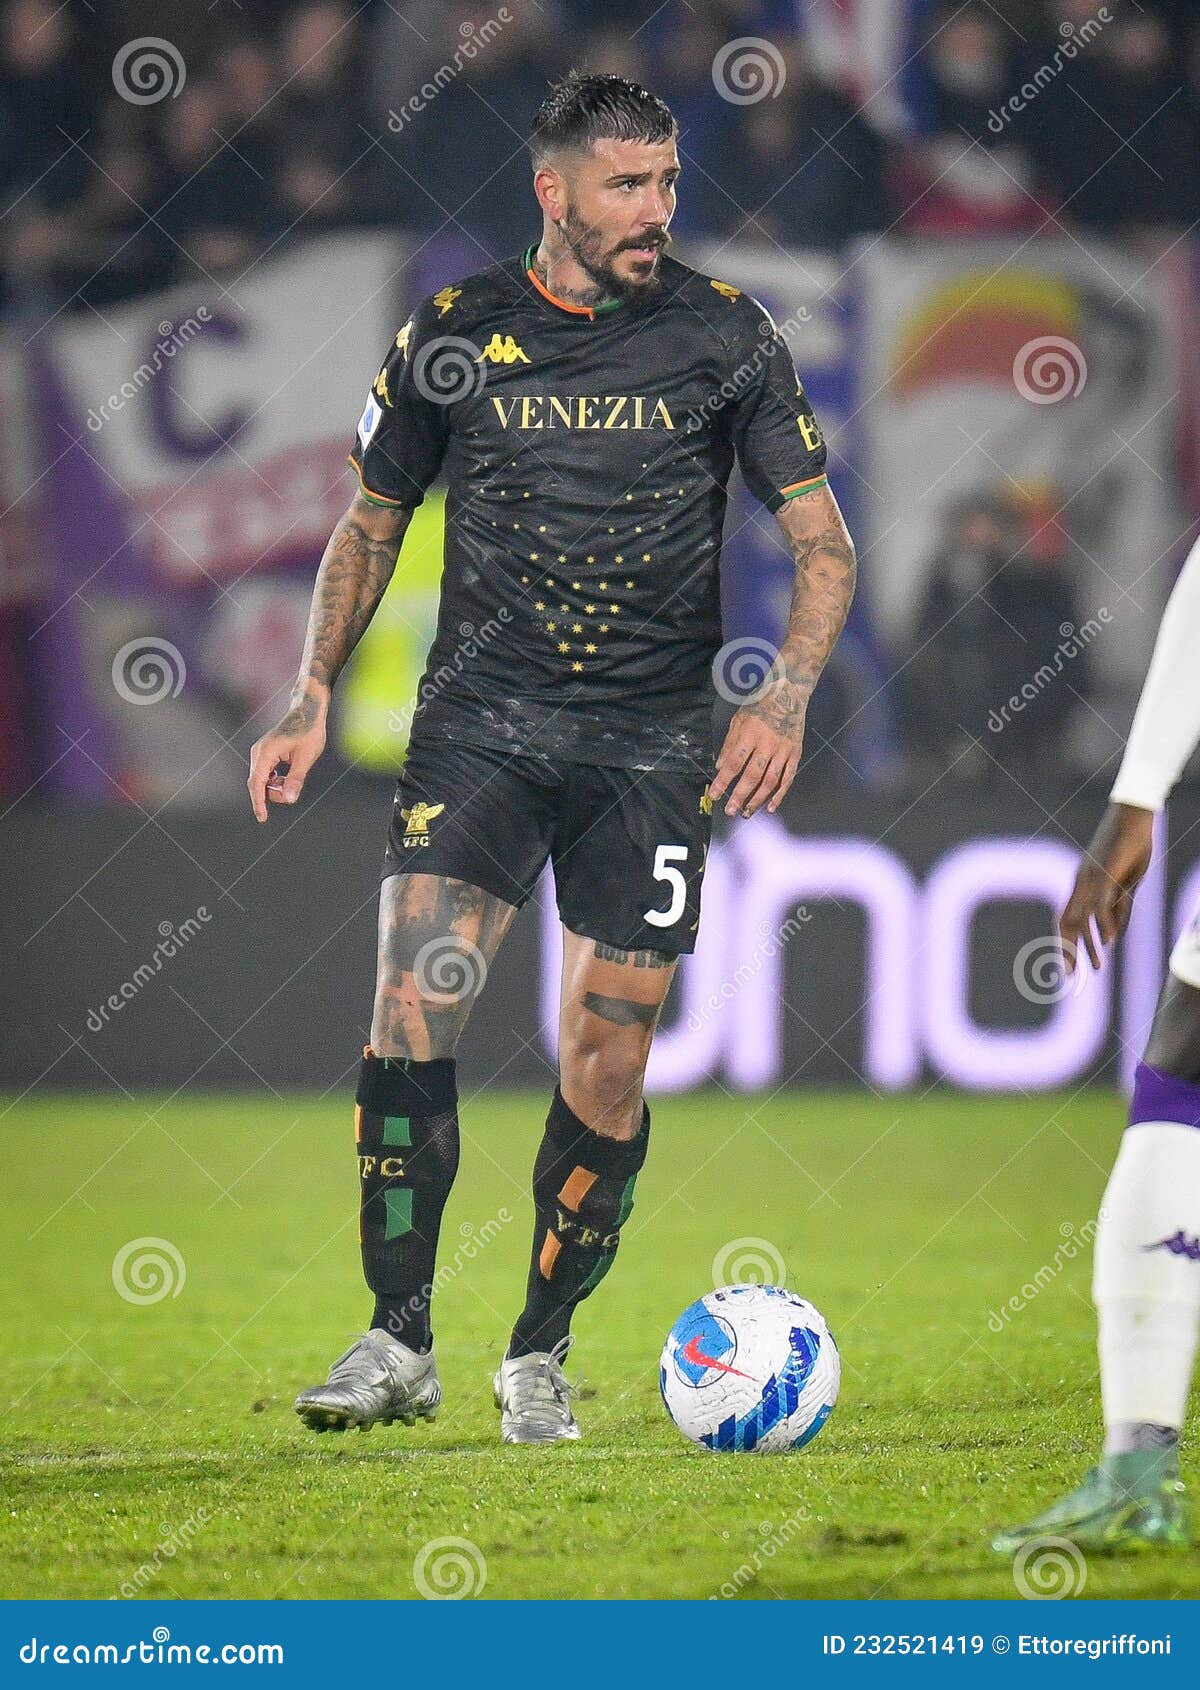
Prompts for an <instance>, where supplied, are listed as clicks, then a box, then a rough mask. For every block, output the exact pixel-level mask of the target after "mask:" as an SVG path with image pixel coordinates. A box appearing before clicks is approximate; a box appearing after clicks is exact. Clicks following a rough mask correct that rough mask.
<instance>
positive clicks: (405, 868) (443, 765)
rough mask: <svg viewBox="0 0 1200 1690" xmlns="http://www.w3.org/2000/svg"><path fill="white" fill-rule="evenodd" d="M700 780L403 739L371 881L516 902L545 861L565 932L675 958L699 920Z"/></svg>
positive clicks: (690, 945) (704, 829) (706, 819)
mask: <svg viewBox="0 0 1200 1690" xmlns="http://www.w3.org/2000/svg"><path fill="white" fill-rule="evenodd" d="M708 779H709V777H708V776H707V775H706V774H705V773H704V771H703V770H701V769H697V770H696V771H695V772H694V773H692V772H690V771H689V772H685V773H681V772H679V771H677V770H664V771H661V772H653V771H652V772H647V771H645V770H642V769H613V768H602V767H597V766H593V765H592V764H589V763H566V762H564V763H559V764H551V763H548V762H546V761H545V760H543V759H542V758H533V757H523V756H514V755H513V754H512V752H511V751H502V750H498V749H495V750H494V749H492V748H490V747H486V746H479V745H467V744H464V743H462V742H461V741H460V742H458V743H450V742H449V741H445V742H443V741H439V740H436V739H433V738H432V737H427V738H422V737H420V736H414V739H413V742H412V744H411V745H410V746H409V751H408V760H407V762H406V763H405V765H404V770H403V773H402V774H401V776H400V781H399V786H398V789H397V793H396V803H395V808H394V809H393V811H392V823H391V826H390V827H389V829H388V842H387V854H386V856H385V858H384V867H383V875H384V878H385V879H386V878H387V876H388V875H392V874H404V873H415V874H438V875H444V876H446V877H447V878H449V879H452V880H465V881H467V882H469V884H471V885H472V886H482V887H483V889H484V891H485V892H491V893H492V894H494V896H495V897H497V898H503V899H504V901H505V903H509V904H516V905H518V906H520V905H521V904H523V903H524V902H525V900H526V899H527V898H528V897H529V895H530V893H531V892H532V891H533V889H534V887H535V885H536V884H537V881H538V877H539V875H540V874H541V872H542V870H543V869H544V868H545V866H546V862H547V860H549V861H550V862H551V863H552V864H553V867H554V883H555V887H556V890H557V893H558V913H559V915H560V917H561V918H562V922H563V925H564V926H565V927H567V928H569V929H570V930H571V932H572V933H579V934H582V935H583V937H584V938H587V939H597V940H599V941H600V942H601V943H602V944H606V945H613V946H615V947H617V948H619V949H621V950H657V951H666V952H669V953H670V954H672V955H680V954H683V953H685V952H688V951H691V950H693V949H694V947H695V944H696V927H697V924H698V923H699V920H700V883H701V881H702V880H703V878H704V859H705V856H706V855H707V852H708V841H709V835H710V833H711V830H712V821H711V810H712V806H711V803H710V802H709V800H708V799H707V798H706V797H705V789H706V787H707V784H708Z"/></svg>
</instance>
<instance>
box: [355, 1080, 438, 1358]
mask: <svg viewBox="0 0 1200 1690" xmlns="http://www.w3.org/2000/svg"><path fill="white" fill-rule="evenodd" d="M354 1114H355V1139H356V1141H357V1148H358V1172H359V1183H360V1188H361V1196H360V1210H359V1237H360V1240H361V1244H362V1261H363V1274H364V1276H365V1278H366V1281H367V1284H368V1286H369V1287H370V1289H371V1290H372V1291H373V1292H374V1293H375V1308H374V1311H373V1314H372V1318H371V1325H372V1326H373V1327H382V1328H383V1329H384V1330H385V1331H388V1332H390V1333H391V1334H392V1336H393V1337H395V1338H398V1339H399V1340H400V1342H401V1343H403V1344H407V1345H408V1346H409V1347H410V1348H411V1349H415V1350H425V1349H428V1348H429V1345H430V1343H431V1342H432V1331H431V1328H430V1320H429V1300H430V1297H431V1295H432V1290H433V1279H434V1273H435V1271H436V1266H437V1242H438V1233H439V1231H440V1228H441V1221H442V1211H443V1210H444V1209H445V1207H446V1199H447V1198H448V1197H449V1195H450V1189H451V1186H452V1185H453V1183H454V1176H455V1174H456V1173H457V1171H458V1155H459V1145H458V1097H457V1090H456V1086H455V1075H454V1062H453V1061H452V1060H441V1061H437V1062H411V1061H404V1060H401V1059H397V1058H385V1057H379V1056H372V1055H371V1054H370V1053H369V1052H368V1053H367V1054H365V1055H364V1057H363V1063H362V1071H361V1074H360V1077H359V1084H358V1092H357V1107H356V1109H355V1112H354Z"/></svg>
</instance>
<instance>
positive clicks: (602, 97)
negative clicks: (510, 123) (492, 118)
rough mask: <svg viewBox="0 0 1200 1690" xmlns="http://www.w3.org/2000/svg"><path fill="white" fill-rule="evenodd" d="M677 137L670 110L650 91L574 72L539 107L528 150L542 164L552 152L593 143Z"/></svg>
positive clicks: (625, 80) (624, 81)
mask: <svg viewBox="0 0 1200 1690" xmlns="http://www.w3.org/2000/svg"><path fill="white" fill-rule="evenodd" d="M678 133H679V125H678V124H677V123H676V121H675V119H674V117H673V116H672V114H671V109H670V107H669V106H668V105H667V103H666V101H665V100H660V99H659V97H658V95H657V94H652V93H651V92H650V90H649V89H648V88H642V87H640V86H639V85H638V84H637V83H636V82H630V81H629V79H628V78H627V77H624V76H593V75H591V74H590V73H589V72H587V71H579V70H573V71H570V72H569V73H568V74H567V75H566V76H564V77H563V79H562V81H561V82H556V83H554V85H553V86H552V87H551V89H550V92H549V93H548V94H547V95H546V98H545V99H544V100H543V101H542V103H541V105H540V106H539V107H538V111H537V116H536V117H535V118H534V120H533V127H532V129H531V130H530V136H529V146H530V151H531V152H532V153H533V159H534V163H535V164H540V163H541V162H542V160H543V159H544V158H545V157H546V155H547V154H548V153H550V152H554V151H557V150H560V149H567V150H571V151H576V152H585V151H586V150H587V148H588V147H590V146H591V144H592V142H593V141H672V140H674V138H675V136H676V135H678Z"/></svg>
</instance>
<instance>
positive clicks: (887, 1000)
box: [0, 767, 1200, 1094]
mask: <svg viewBox="0 0 1200 1690" xmlns="http://www.w3.org/2000/svg"><path fill="white" fill-rule="evenodd" d="M1103 800H1104V795H1103V792H1102V791H1101V790H1098V789H1094V788H1093V789H1090V790H1088V791H1086V792H1084V793H1081V794H1079V795H1077V796H1076V797H1075V798H1074V799H1071V800H1070V801H1068V802H1066V803H1065V804H1062V805H1061V808H1060V809H1059V813H1058V815H1057V817H1056V821H1055V825H1054V826H1053V827H1052V826H1050V825H1048V823H1047V820H1046V816H1047V813H1048V803H1044V802H1042V801H1041V800H1040V799H1035V798H1033V797H1030V798H1029V799H1027V800H1020V801H1018V799H1017V798H1014V797H1013V796H1011V795H1009V794H1008V793H999V794H996V793H993V794H990V795H989V794H970V793H967V792H958V793H946V794H945V795H944V796H943V795H938V797H937V801H936V802H933V801H931V802H927V803H925V804H923V805H920V806H917V807H914V808H913V809H911V810H910V811H909V812H908V813H907V814H906V813H903V812H901V813H898V814H890V813H884V812H882V811H881V809H880V807H879V805H878V803H877V802H876V801H875V800H874V799H872V798H870V797H864V796H862V795H857V796H855V795H846V794H840V795H833V794H826V793H824V792H822V791H820V790H819V789H818V790H817V791H815V792H810V791H808V790H806V788H805V785H804V781H803V776H801V780H800V782H799V783H798V787H797V789H796V790H795V791H794V792H793V794H792V795H791V796H790V797H789V799H788V800H787V801H786V803H785V805H784V806H783V808H782V809H781V811H780V813H779V815H778V816H776V817H769V816H766V815H762V816H758V817H755V818H754V820H753V821H750V822H744V821H743V822H736V823H733V824H729V823H727V822H726V821H725V820H724V818H718V819H717V827H716V829H715V838H714V842H713V846H712V849H711V852H710V857H709V869H708V876H707V881H706V885H705V889H704V900H703V913H702V917H701V923H700V934H699V944H698V946H697V950H696V953H695V955H694V956H692V957H689V958H686V959H684V961H683V963H682V964H681V966H680V969H679V973H678V977H677V979H676V981H675V984H674V985H673V987H672V990H671V994H670V997H669V998H668V1001H667V1006H666V1009H665V1012H664V1015H663V1019H662V1025H661V1027H660V1029H659V1032H658V1035H657V1037H656V1040H655V1043H654V1046H653V1049H652V1054H651V1060H650V1070H649V1086H650V1089H651V1090H652V1091H653V1092H657V1093H660V1094H661V1093H669V1092H683V1091H686V1090H688V1089H689V1088H692V1087H697V1086H702V1085H705V1084H714V1085H718V1086H720V1087H722V1088H724V1089H725V1091H727V1092H745V1093H756V1092H761V1091H763V1090H770V1091H774V1090H776V1089H777V1088H779V1087H782V1086H787V1087H794V1088H802V1087H805V1086H813V1087H822V1088H837V1087H852V1088H853V1087H858V1086H861V1085H864V1084H865V1085H867V1086H869V1087H870V1088H871V1089H872V1090H874V1091H875V1092H876V1093H877V1094H887V1093H889V1092H895V1091H902V1090H905V1089H907V1088H911V1087H914V1086H919V1085H924V1084H927V1083H929V1082H943V1083H945V1084H948V1085H952V1086H956V1087H960V1088H962V1089H963V1090H966V1091H978V1092H1009V1091H1012V1092H1021V1093H1024V1094H1029V1093H1032V1092H1037V1091H1049V1090H1053V1089H1055V1088H1060V1087H1074V1086H1077V1085H1080V1084H1084V1083H1087V1082H1088V1081H1089V1080H1100V1081H1102V1082H1104V1083H1107V1084H1110V1085H1112V1084H1117V1083H1121V1082H1125V1083H1127V1082H1128V1078H1129V1075H1130V1073H1131V1070H1132V1065H1133V1063H1134V1062H1135V1061H1136V1060H1137V1058H1138V1056H1139V1055H1140V1054H1141V1051H1142V1049H1143V1047H1144V1044H1145V1039H1146V1035H1147V1032H1148V1030H1149V1025H1150V1021H1151V1018H1152V1016H1153V1012H1154V1005H1155V1000H1156V998H1157V995H1158V991H1159V987H1160V985H1161V982H1162V978H1163V969H1164V966H1165V959H1166V955H1167V947H1168V944H1169V942H1170V940H1171V939H1172V938H1173V937H1174V935H1175V934H1176V933H1177V932H1178V931H1179V930H1180V929H1181V928H1182V927H1183V926H1184V925H1185V924H1186V923H1187V922H1188V921H1190V920H1192V919H1194V917H1195V915H1196V912H1197V908H1198V907H1200V831H1198V830H1197V823H1198V822H1200V804H1198V803H1197V800H1196V798H1195V796H1194V795H1192V794H1190V793H1185V794H1182V795H1181V796H1180V798H1179V800H1178V801H1177V803H1176V804H1175V805H1174V806H1173V808H1172V811H1171V814H1170V830H1169V832H1170V839H1171V840H1174V841H1175V842H1176V843H1175V845H1174V846H1173V847H1171V848H1169V849H1168V850H1167V852H1166V853H1165V854H1164V853H1162V852H1160V853H1159V855H1158V856H1157V857H1156V860H1155V863H1154V865H1153V867H1152V869H1151V871H1150V874H1149V876H1148V877H1147V879H1146V881H1145V883H1144V884H1143V886H1142V888H1141V890H1140V891H1139V893H1138V897H1137V900H1136V903H1135V913H1134V918H1133V923H1132V927H1131V930H1130V932H1129V934H1128V935H1127V937H1126V939H1125V940H1124V942H1123V944H1122V945H1121V947H1120V949H1119V951H1118V953H1117V955H1116V956H1115V958H1112V959H1109V960H1108V961H1107V962H1106V966H1105V968H1104V969H1103V971H1102V972H1101V973H1100V974H1098V975H1097V974H1093V973H1091V971H1090V970H1081V971H1080V972H1079V973H1077V974H1076V975H1075V976H1074V977H1073V978H1072V979H1071V980H1063V979H1062V977H1061V976H1060V974H1059V971H1058V966H1057V943H1056V941H1055V939H1054V937H1053V923H1054V916H1055V912H1056V911H1057V909H1058V908H1059V907H1061V905H1062V903H1063V901H1064V899H1065V897H1066V894H1067V892H1068V890H1069V887H1070V883H1071V879H1072V877H1073V874H1074V871H1075V866H1076V862H1077V860H1078V853H1077V849H1076V847H1075V846H1074V845H1073V844H1072V843H1071V841H1072V840H1073V839H1082V838H1086V837H1087V836H1088V835H1089V834H1090V832H1091V829H1092V827H1093V825H1094V823H1095V819H1096V817H1097V815H1098V814H1099V813H1100V810H1101V808H1102V806H1103ZM1049 802H1050V803H1052V802H1054V800H1053V799H1049ZM390 804H391V794H390V791H389V790H388V789H387V788H386V787H384V786H383V785H382V783H368V782H366V781H363V780H360V781H358V782H357V783H351V782H348V781H347V780H346V778H345V777H344V776H343V775H341V774H338V773H336V772H334V771H332V770H323V769H321V768H320V767H319V768H318V771H317V772H316V773H315V774H314V776H313V779H312V782H311V784H310V788H309V789H308V791H307V792H306V795H305V802H304V805H303V806H302V807H301V808H300V809H298V810H297V811H295V812H291V813H289V814H288V815H287V816H286V817H280V816H276V817H275V818H274V819H273V821H272V825H271V828H270V829H269V830H259V829H258V828H257V827H256V826H255V824H254V823H253V821H252V819H251V818H250V816H249V814H248V812H247V811H243V810H242V809H241V808H239V809H237V810H236V811H229V812H220V813H218V814H215V815H206V814H195V813H187V812H184V811H182V810H181V811H179V812H178V813H176V812H175V810H173V809H171V808H168V810H167V811H165V812H163V813H161V814H160V815H159V816H157V817H156V818H154V822H153V825H151V822H150V821H149V820H148V819H147V818H146V817H145V816H144V815H142V814H141V813H139V812H137V811H136V810H135V811H132V812H130V811H123V810H121V809H119V808H112V807H104V808H101V807H95V806H89V807H86V808H77V809H75V810H73V811H71V812H69V813H68V812H65V811H64V810H63V809H62V808H61V807H54V808H47V809H41V810H39V809H35V808H33V807H31V806H20V807H19V808H18V809H17V810H16V811H15V812H14V814H13V815H12V816H10V817H9V818H8V822H7V824H6V831H7V837H8V848H7V850H6V851H5V853H4V854H3V855H2V856H0V901H3V904H4V907H5V908H7V909H9V910H11V911H13V912H14V924H15V925H14V951H15V954H16V955H18V956H19V958H20V962H21V966H20V968H19V969H16V968H14V969H11V970H9V971H7V972H6V973H5V974H4V975H3V976H0V1015H2V1016H3V1020H4V1025H5V1028H6V1037H5V1039H4V1041H3V1043H2V1044H0V1085H3V1086H5V1087H7V1088H10V1089H14V1090H21V1089H23V1088H24V1087H26V1086H29V1085H33V1084H36V1083H38V1082H39V1081H42V1082H43V1083H44V1084H46V1085H49V1086H54V1087H71V1086H93V1085H96V1084H103V1083H106V1082H107V1083H111V1084H113V1085H119V1086H123V1087H125V1088H127V1089H128V1090H129V1091H136V1090H137V1088H138V1087H141V1086H147V1085H155V1086H157V1085H161V1086H166V1087H168V1088H169V1089H171V1090H173V1091H174V1090H180V1091H182V1090H185V1089H186V1088H187V1087H188V1086H190V1085H193V1084H195V1085H199V1086H203V1087H205V1088H208V1087H217V1086H221V1087H231V1088H234V1089H237V1090H249V1091H253V1090H254V1089H256V1088H257V1087H258V1086H262V1085H266V1086H269V1087H273V1088H274V1089H275V1090H276V1091H279V1092H287V1091H294V1090H303V1089H308V1088H315V1089H316V1090H318V1091H321V1092H328V1091H336V1089H337V1087H338V1086H339V1085H340V1084H342V1083H343V1080H344V1077H345V1075H346V1074H347V1073H348V1072H349V1070H350V1068H351V1067H352V1066H353V1062H354V1060H355V1056H356V1053H357V1052H358V1051H360V1050H361V1048H362V1043H363V1039H364V1036H365V1035H366V1030H367V1027H368V1024H369V1015H370V1005H371V1000H372V993H373V969H374V956H375V918H376V905H377V897H378V893H377V887H378V874H379V869H380V865H381V859H382V850H383V840H384V833H385V829H386V825H387V819H388V811H389V808H390ZM66 835H69V839H70V849H69V850H67V849H64V845H63V841H64V837H65V836H66ZM18 912H19V919H18ZM114 930H115V931H116V932H117V933H119V934H120V935H121V936H122V937H123V938H124V940H125V943H124V944H118V941H117V940H116V939H115V938H114V936H113V933H114ZM164 935H165V937H163V936H164ZM164 953H165V954H164ZM560 967H561V943H560V938H559V928H558V922H557V916H556V912H555V909H554V902H553V896H552V889H551V888H550V886H549V883H548V882H545V883H543V887H542V893H541V896H540V897H539V898H538V899H537V900H535V903H534V905H533V906H532V907H531V908H530V909H528V910H526V911H525V912H523V913H522V914H521V915H520V916H519V917H518V918H517V920H516V921H515V923H514V925H513V929H512V932H511V933H510V935H509V937H508V938H507V940H506V941H505V944H504V947H503V948H502V950H501V952H500V955H499V957H498V958H497V959H496V961H495V963H494V964H493V965H492V966H491V968H490V970H488V972H487V978H486V981H485V983H484V985H483V989H482V990H481V991H480V992H479V995H478V998H477V1000H476V1002H475V1005H474V1008H473V1011H472V1016H471V1020H470V1023H469V1025H468V1027H467V1031H466V1035H465V1039H464V1042H463V1045H462V1049H461V1055H460V1062H461V1070H462V1073H463V1076H464V1081H465V1082H466V1083H469V1084H470V1085H472V1086H483V1085H488V1086H491V1085H500V1086H519V1085H528V1086H534V1087H537V1088H540V1089H541V1090H543V1091H544V1090H545V1088H546V1086H547V1083H548V1079H549V1076H551V1075H552V1074H553V1072H554V1064H555V1048H556V1029H557V1024H558V984H559V972H560Z"/></svg>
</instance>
